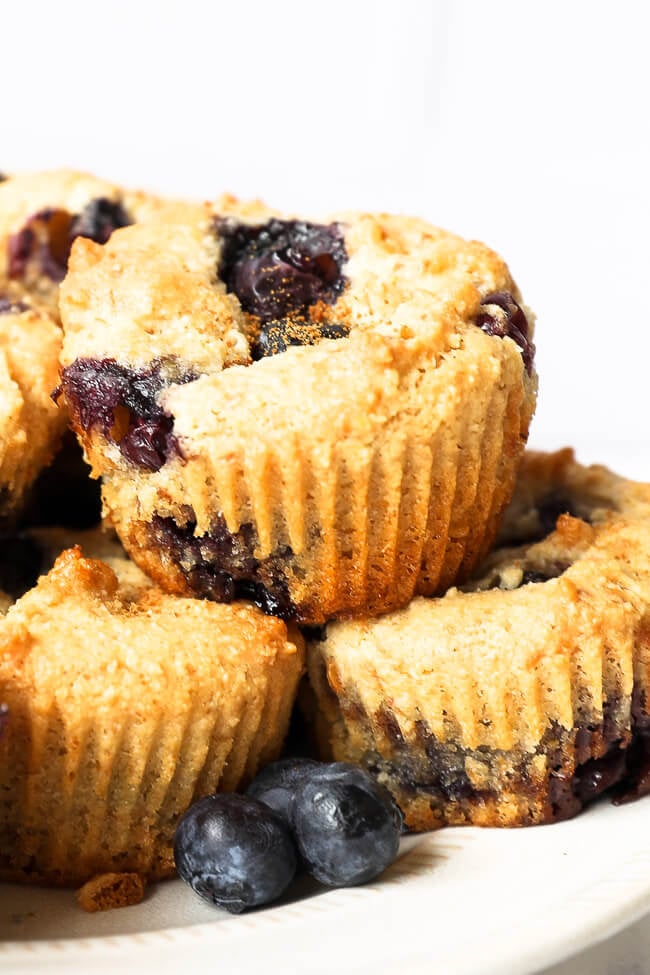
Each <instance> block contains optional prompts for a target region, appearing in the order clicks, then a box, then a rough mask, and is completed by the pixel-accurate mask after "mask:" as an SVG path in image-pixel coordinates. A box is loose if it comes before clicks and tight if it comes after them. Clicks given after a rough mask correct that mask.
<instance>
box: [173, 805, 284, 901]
mask: <svg viewBox="0 0 650 975" xmlns="http://www.w3.org/2000/svg"><path fill="white" fill-rule="evenodd" d="M174 860H175V862H176V869H177V870H178V873H179V875H180V877H181V878H182V879H183V880H184V881H185V882H186V883H188V884H190V886H191V887H192V889H193V890H194V891H196V893H197V894H199V895H200V896H201V897H203V898H204V899H205V900H207V901H210V902H211V903H213V904H216V905H217V907H223V908H225V910H227V911H230V912H231V913H232V914H239V913H241V911H243V910H245V909H246V908H248V907H257V906H259V905H261V904H268V903H269V902H270V901H273V900H275V899H276V898H277V897H279V896H280V895H281V894H282V893H283V891H284V890H285V889H286V888H287V887H288V885H289V884H290V882H291V880H292V878H293V876H294V874H295V871H296V852H295V847H294V844H293V840H292V839H291V835H290V833H289V829H288V827H287V825H286V823H284V822H283V821H282V819H281V818H280V817H279V816H278V815H277V813H275V812H274V811H273V810H272V809H270V808H269V807H268V806H265V805H264V803H262V802H258V801H257V799H251V798H249V797H248V796H239V795H233V794H231V793H224V794H223V795H216V796H207V797H206V798H205V799H200V800H199V801H198V802H197V803H195V804H194V805H193V806H191V807H190V809H188V811H187V812H186V813H185V815H184V816H183V818H182V819H181V821H180V822H179V824H178V828H177V830H176V835H175V837H174Z"/></svg>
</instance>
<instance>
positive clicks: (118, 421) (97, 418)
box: [56, 359, 197, 471]
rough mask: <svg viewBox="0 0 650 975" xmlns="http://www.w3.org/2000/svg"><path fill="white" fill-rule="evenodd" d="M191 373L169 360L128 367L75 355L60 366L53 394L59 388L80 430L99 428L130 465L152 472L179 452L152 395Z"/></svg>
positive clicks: (170, 422) (169, 421)
mask: <svg viewBox="0 0 650 975" xmlns="http://www.w3.org/2000/svg"><path fill="white" fill-rule="evenodd" d="M196 378H197V374H196V373H192V372H187V371H183V370H181V369H180V368H179V367H178V365H177V364H176V363H174V362H173V361H171V360H166V361H164V362H163V361H162V360H157V361H154V362H153V363H152V365H151V366H150V367H149V368H148V369H142V370H134V369H130V368H129V367H128V366H123V365H121V364H120V363H118V362H116V361H115V359H76V360H75V361H74V362H73V363H72V364H71V365H69V366H67V367H66V368H65V369H64V370H63V373H62V381H61V386H60V387H59V389H58V390H57V393H56V397H58V395H59V394H60V393H61V391H63V392H64V393H65V397H66V400H67V402H68V405H69V407H70V411H71V414H72V417H73V419H74V421H75V422H76V423H78V424H79V426H80V427H81V428H82V429H83V430H85V431H88V430H91V429H94V430H100V431H101V433H102V434H103V435H104V436H105V437H106V438H107V439H108V440H111V441H112V442H113V443H116V444H117V445H118V447H119V449H120V452H121V453H122V456H123V457H125V458H126V459H127V460H128V461H130V462H131V463H132V464H134V465H135V466H136V467H141V468H143V469H144V470H148V471H157V470H160V468H161V467H162V466H163V464H164V463H165V462H166V461H167V460H169V459H170V458H171V457H174V456H177V455H178V454H179V447H178V441H177V439H176V437H175V436H174V432H173V429H174V419H173V417H172V416H170V415H169V414H168V413H166V412H165V410H164V409H163V408H162V407H161V406H160V405H159V404H158V395H159V394H160V393H161V392H162V390H163V389H166V388H167V387H168V386H170V385H172V384H179V385H180V384H184V383H189V382H193V381H194V380H195V379H196Z"/></svg>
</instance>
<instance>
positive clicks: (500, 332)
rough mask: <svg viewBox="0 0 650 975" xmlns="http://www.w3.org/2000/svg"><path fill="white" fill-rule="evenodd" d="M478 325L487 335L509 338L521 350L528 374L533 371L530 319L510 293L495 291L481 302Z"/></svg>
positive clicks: (533, 354) (533, 347)
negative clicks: (481, 309)
mask: <svg viewBox="0 0 650 975" xmlns="http://www.w3.org/2000/svg"><path fill="white" fill-rule="evenodd" d="M481 307H482V308H483V309H484V310H483V311H481V312H480V313H479V315H478V317H477V319H476V324H477V325H478V327H479V328H480V329H481V331H483V332H485V334H486V335H496V336H497V337H498V338H502V339H503V338H509V339H512V340H513V342H515V343H516V344H517V345H518V346H519V348H520V349H521V355H522V358H523V360H524V365H525V367H526V372H527V373H528V375H530V374H531V373H532V371H533V359H534V357H535V346H534V345H533V343H532V342H531V340H530V329H529V327H528V319H527V318H526V315H525V314H524V311H523V309H522V308H521V307H520V305H518V304H517V302H516V301H515V299H514V298H513V296H512V295H511V294H510V292H509V291H494V292H492V294H489V295H486V296H485V298H483V300H482V301H481Z"/></svg>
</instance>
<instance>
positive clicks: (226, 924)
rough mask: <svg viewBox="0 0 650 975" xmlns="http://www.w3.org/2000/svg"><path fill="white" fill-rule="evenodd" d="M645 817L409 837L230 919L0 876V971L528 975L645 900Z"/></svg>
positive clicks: (622, 457) (195, 908)
mask: <svg viewBox="0 0 650 975" xmlns="http://www.w3.org/2000/svg"><path fill="white" fill-rule="evenodd" d="M555 442H557V441H555ZM539 446H547V444H546V443H540V444H539ZM579 446H580V447H581V449H580V451H579V454H580V459H582V460H584V461H587V462H589V461H592V460H595V459H596V458H598V459H602V460H603V461H604V462H609V463H610V464H611V466H613V467H614V468H615V469H618V470H619V471H620V472H621V473H624V474H626V475H628V476H636V477H645V478H647V479H650V471H648V470H646V467H647V464H648V457H646V456H642V455H640V454H639V452H638V451H635V452H634V453H632V452H631V451H629V450H626V449H625V447H624V445H618V446H619V447H620V448H621V449H620V450H619V451H618V452H615V451H614V450H613V449H612V447H611V446H610V450H609V451H605V452H603V451H602V450H601V451H600V452H599V453H596V454H594V451H593V450H592V449H591V445H590V444H589V443H585V444H580V445H579ZM603 453H604V454H605V455H603ZM649 823H650V797H648V798H647V799H644V800H641V801H640V802H637V803H632V804H630V805H628V806H622V807H619V808H615V807H613V806H611V805H610V804H609V803H608V802H601V803H599V804H597V805H595V806H594V807H592V808H591V809H590V810H588V811H587V812H586V813H583V814H582V815H580V816H578V817H577V818H576V819H574V820H572V821H570V822H567V823H560V824H557V825H554V826H544V827H538V828H534V829H525V830H507V831H501V830H478V829H448V830H443V831H441V832H439V833H433V834H428V835H426V836H422V837H413V838H408V839H407V840H405V842H404V844H403V848H402V853H401V856H400V858H399V859H398V861H397V862H396V863H395V864H394V865H393V867H392V868H391V869H390V870H389V871H387V872H386V874H385V875H384V876H383V877H382V878H381V880H380V881H378V882H377V883H374V884H371V885H368V886H366V887H360V888H353V889H349V890H339V891H323V890H322V889H318V890H317V889H316V887H315V886H314V885H310V883H309V882H308V881H306V880H305V881H303V883H302V887H301V889H299V890H298V893H297V896H294V897H293V899H292V900H287V901H285V902H283V903H281V904H279V905H278V906H275V907H271V908H267V909H266V910H261V911H257V912H255V913H250V914H245V915H242V916H240V917H231V916H230V915H228V914H226V913H224V912H221V911H217V910H213V909H211V908H210V907H209V906H208V905H206V904H204V903H202V902H201V901H200V900H199V899H198V898H197V897H195V895H194V894H192V892H191V891H190V890H189V888H187V887H185V886H184V885H183V884H181V883H180V881H171V882H167V883H163V884H158V885H156V886H154V887H152V888H151V890H150V891H149V892H148V895H147V897H146V899H145V901H144V902H143V903H142V904H140V905H138V906H137V907H130V908H126V909H124V910H121V911H111V912H108V913H106V914H94V915H88V914H85V913H84V912H83V911H82V910H81V908H79V907H78V906H77V904H76V901H75V899H74V896H73V894H72V893H71V892H69V891H43V890H37V889H26V888H21V887H15V886H11V885H0V970H2V971H3V972H11V973H14V972H15V973H30V972H36V971H39V972H40V971H42V970H43V969H44V968H47V970H48V972H50V971H51V972H65V973H70V975H75V973H82V972H83V973H84V975H87V973H88V972H90V971H92V972H93V973H98V975H103V973H107V972H115V971H116V970H118V969H120V968H124V970H125V971H137V972H138V973H139V975H149V973H152V975H153V973H155V975H159V973H166V972H179V971H183V972H194V971H196V972H206V971H212V970H215V969H216V970H219V971H226V972H228V973H229V975H231V973H239V972H241V973H247V975H248V973H250V975H253V973H255V975H258V973H261V975H286V973H287V972H288V971H299V972H301V973H305V975H306V973H309V975H353V973H367V972H372V973H373V975H406V973H408V975H424V973H425V972H431V971H435V972H437V973H439V975H493V973H494V975H518V973H522V975H523V973H529V972H532V971H536V970H538V969H540V968H542V967H545V966H547V965H551V964H553V963H554V962H556V961H559V960H561V959H562V958H565V957H567V956H568V955H570V954H571V953H573V952H576V951H579V950H581V949H583V948H585V947H587V946H588V945H590V944H593V943H594V942H597V941H599V940H601V939H604V938H606V937H607V936H609V935H611V934H613V933H614V932H615V931H617V930H620V929H621V928H623V927H624V926H626V925H628V924H630V923H632V922H633V921H634V920H636V919H637V918H638V917H640V916H641V915H642V914H643V913H645V912H646V911H648V910H650V829H648V824H649Z"/></svg>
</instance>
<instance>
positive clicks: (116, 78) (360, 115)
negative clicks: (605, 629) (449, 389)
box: [0, 0, 650, 972]
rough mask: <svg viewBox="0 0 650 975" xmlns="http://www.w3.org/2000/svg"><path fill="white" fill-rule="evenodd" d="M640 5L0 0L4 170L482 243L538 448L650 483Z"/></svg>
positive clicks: (646, 76) (646, 83)
mask: <svg viewBox="0 0 650 975" xmlns="http://www.w3.org/2000/svg"><path fill="white" fill-rule="evenodd" d="M645 6H646V5H645V4H644V3H642V2H638V3H635V2H633V0H628V2H626V0H619V2H618V3H616V4H614V3H599V2H586V0H585V2H571V0H545V2H544V3H532V2H525V0H518V2H517V0H490V2H487V0H475V2H472V0H460V2H452V0H439V2H431V3H427V2H418V0H390V2H388V0H375V2H357V3H355V2H354V0H328V2H327V3H309V2H308V0H302V2H290V0H274V2H269V0H267V2H259V3H255V2H251V0H248V2H245V0H240V2H236V0H231V2H229V3H207V2H205V3H201V2H199V0H183V2H181V0H174V2H158V3H155V4H154V3H143V2H140V3H138V2H137V0H131V2H126V0H112V2H109V3H104V4H98V3H93V2H90V0H86V2H83V3H82V2H78V3H77V2H71V0H67V2H66V0H58V2H43V3H34V2H32V3H29V2H22V3H19V2H18V0H14V2H12V3H9V2H6V3H3V4H2V8H1V12H2V17H1V18H0V29H1V34H2V45H1V53H0V82H1V90H2V113H1V116H0V169H6V170H8V171H12V170H17V169H22V168H28V169H39V168H46V167H51V166H55V165H70V166H75V167H79V168H87V169H90V170H94V171H96V172H97V173H99V174H102V175H104V176H107V177H109V178H113V179H115V180H117V181H123V182H127V183H130V184H133V185H142V186H148V187H151V188H154V189H160V190H167V191H171V192H175V193H181V194H186V195H195V196H202V197H210V196H215V195H217V194H218V193H219V192H221V191H223V190H226V189H227V190H231V191H233V192H236V193H238V194H241V195H244V196H246V195H257V196H262V197H264V198H266V199H267V201H268V202H270V203H272V204H274V205H276V206H279V207H281V208H286V209H288V210H302V211H304V212H306V213H308V214H313V215H318V214H320V213H326V212H327V211H328V210H329V209H334V208H336V209H338V208H341V207H353V208H376V209H379V208H383V209H393V210H398V211H410V212H413V213H417V214H420V215H423V216H425V217H428V218H430V219H431V220H433V221H434V222H437V223H439V224H441V225H443V226H447V227H448V228H450V229H452V230H455V231H458V232H460V233H462V234H464V235H467V236H472V237H478V238H480V239H483V240H485V241H486V242H488V243H489V244H491V245H492V246H494V247H495V248H496V249H497V250H499V251H500V252H501V253H502V254H503V255H504V256H505V257H506V259H507V260H508V261H509V263H510V266H511V268H512V270H513V273H514V275H515V277H516V278H517V280H518V282H519V284H520V286H521V289H522V291H523V294H524V296H525V299H526V301H527V302H528V304H529V305H531V306H532V307H533V308H534V309H535V310H536V312H537V315H538V326H537V335H536V338H537V346H538V359H537V362H538V370H539V374H540V399H539V406H538V412H537V416H536V419H535V421H534V425H533V431H532V437H531V440H532V442H533V443H535V444H538V445H544V446H560V445H563V444H565V443H575V444H577V445H578V446H579V447H580V454H581V456H582V457H583V458H585V459H589V460H601V459H602V460H606V461H609V462H610V463H612V464H613V465H614V466H617V467H618V468H619V469H620V470H621V471H622V472H623V473H628V474H631V475H636V476H639V477H647V478H648V479H650V435H649V434H648V419H647V414H648V402H649V388H650V363H649V353H650V312H649V305H650V301H649V298H648V292H649V290H650V289H649V279H650V274H649V265H650V246H649V242H648V228H649V227H650V189H649V182H650V176H649V174H650V151H649V145H648V125H649V116H650V107H649V105H650V66H649V65H650V54H649V50H648V47H649V45H648V38H649V32H648V29H647V26H646V20H645ZM592 970H593V971H595V969H593V967H592ZM635 970H636V971H639V972H640V971H642V970H643V971H645V970H646V969H641V968H638V969H635ZM647 970H648V971H649V972H650V968H648V969H647ZM576 971H577V969H576ZM603 971H605V969H604V968H603Z"/></svg>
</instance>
